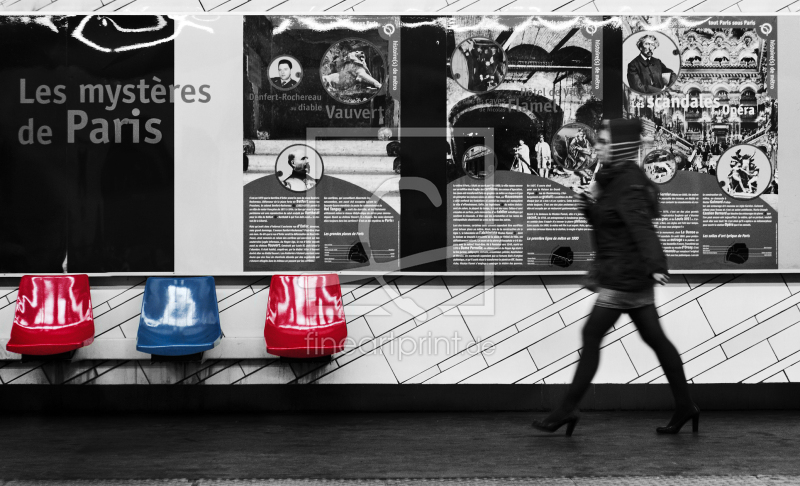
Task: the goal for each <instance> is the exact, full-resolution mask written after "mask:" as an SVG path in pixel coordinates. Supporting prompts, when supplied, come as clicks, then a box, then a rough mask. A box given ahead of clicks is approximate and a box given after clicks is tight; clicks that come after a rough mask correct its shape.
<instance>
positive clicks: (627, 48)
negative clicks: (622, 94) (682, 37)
mask: <svg viewBox="0 0 800 486" xmlns="http://www.w3.org/2000/svg"><path fill="white" fill-rule="evenodd" d="M622 64H623V67H624V70H625V77H624V78H623V79H624V82H625V85H626V86H627V87H628V88H630V89H631V90H632V91H635V92H636V93H639V94H642V95H653V94H658V93H661V92H663V91H664V90H665V89H667V88H669V87H670V86H672V85H673V84H674V83H675V81H676V80H677V79H678V75H679V74H680V69H681V54H680V51H679V50H678V46H677V45H676V44H675V41H673V40H672V39H671V38H669V37H668V36H666V35H664V34H662V33H661V32H658V31H644V32H637V33H635V34H631V35H630V36H628V38H627V39H625V41H623V43H622Z"/></svg>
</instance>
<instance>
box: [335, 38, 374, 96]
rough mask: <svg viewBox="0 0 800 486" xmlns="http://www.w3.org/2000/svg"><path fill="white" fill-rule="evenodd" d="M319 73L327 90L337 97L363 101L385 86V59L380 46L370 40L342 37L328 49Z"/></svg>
mask: <svg viewBox="0 0 800 486" xmlns="http://www.w3.org/2000/svg"><path fill="white" fill-rule="evenodd" d="M319 75H320V79H321V80H322V85H323V86H324V87H325V90H326V91H327V92H328V94H330V95H331V96H332V97H334V98H335V99H336V100H337V101H340V102H342V103H346V104H348V105H360V104H362V103H366V102H367V101H369V100H371V99H372V98H373V97H374V96H375V95H377V94H378V93H379V92H380V91H381V89H382V88H383V84H384V82H385V78H386V62H385V61H384V59H383V55H382V54H381V52H380V51H379V50H378V48H377V47H375V46H374V45H373V44H372V43H370V42H369V41H367V40H364V39H359V38H351V39H343V40H341V41H339V42H337V43H335V44H333V45H332V46H331V47H330V48H329V49H328V50H327V51H326V52H325V55H324V56H323V57H322V62H321V63H320V67H319Z"/></svg>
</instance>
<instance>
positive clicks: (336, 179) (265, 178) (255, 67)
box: [242, 16, 400, 272]
mask: <svg viewBox="0 0 800 486" xmlns="http://www.w3.org/2000/svg"><path fill="white" fill-rule="evenodd" d="M399 23H400V22H399V18H398V17H363V18H359V17H348V18H347V19H345V18H337V17H270V16H246V17H245V18H244V43H243V56H244V67H243V82H244V120H243V123H244V144H243V152H244V155H243V175H242V183H243V185H244V200H243V203H244V211H243V218H244V262H243V266H244V271H246V272H251V271H256V272H258V271H262V272H263V271H294V272H297V271H320V270H326V271H336V270H355V269H358V268H361V267H366V266H368V265H369V266H371V270H372V271H374V270H375V269H380V270H383V271H393V270H397V269H399V264H398V263H397V262H398V261H399V257H400V248H399V241H400V240H399V234H400V233H399V231H400V191H399V178H400V175H399V174H400V161H399V156H400V142H399V139H398V137H399V133H398V130H399V127H400V96H399V93H400V85H399V80H400V74H399V66H400V27H399Z"/></svg>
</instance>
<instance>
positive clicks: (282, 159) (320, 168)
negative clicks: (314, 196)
mask: <svg viewBox="0 0 800 486" xmlns="http://www.w3.org/2000/svg"><path fill="white" fill-rule="evenodd" d="M324 172H325V166H324V164H323V162H322V157H321V156H320V155H319V153H317V151H316V150H314V149H313V148H311V147H309V146H308V145H303V144H297V145H290V146H288V147H286V148H285V149H283V151H282V152H281V153H280V154H278V157H277V158H276V159H275V177H277V178H278V180H279V181H280V182H281V184H283V186H284V187H286V189H289V190H290V191H292V192H305V191H307V190H309V189H311V188H312V187H314V186H316V185H317V184H318V183H319V181H320V179H322V176H323V174H324Z"/></svg>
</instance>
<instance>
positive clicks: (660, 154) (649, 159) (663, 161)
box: [642, 149, 681, 184]
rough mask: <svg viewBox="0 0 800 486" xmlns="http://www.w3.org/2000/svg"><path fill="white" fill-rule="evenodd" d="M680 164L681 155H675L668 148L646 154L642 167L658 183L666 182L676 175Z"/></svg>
mask: <svg viewBox="0 0 800 486" xmlns="http://www.w3.org/2000/svg"><path fill="white" fill-rule="evenodd" d="M680 164H681V157H680V155H674V154H672V153H670V152H669V151H667V150H663V149H656V150H653V151H651V152H650V153H648V154H647V155H646V156H645V158H644V162H643V163H642V168H643V169H644V173H645V174H647V177H648V178H649V179H650V180H651V181H653V182H655V183H656V184H665V183H667V182H669V181H671V180H672V178H673V177H675V173H676V171H677V170H678V167H679V166H680Z"/></svg>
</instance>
